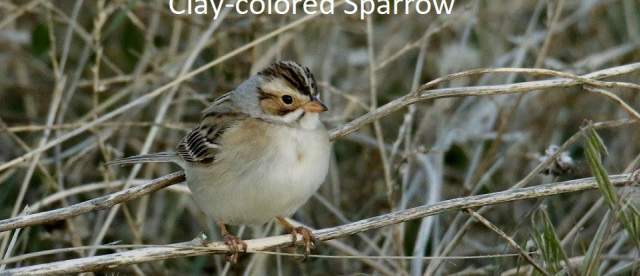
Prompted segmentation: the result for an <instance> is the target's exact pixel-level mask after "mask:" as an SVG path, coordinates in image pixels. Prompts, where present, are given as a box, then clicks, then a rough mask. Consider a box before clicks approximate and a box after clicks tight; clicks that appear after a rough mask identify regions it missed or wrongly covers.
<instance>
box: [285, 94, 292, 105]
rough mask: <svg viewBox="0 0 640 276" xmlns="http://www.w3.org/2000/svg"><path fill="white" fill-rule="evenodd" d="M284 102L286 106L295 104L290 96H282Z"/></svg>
mask: <svg viewBox="0 0 640 276" xmlns="http://www.w3.org/2000/svg"><path fill="white" fill-rule="evenodd" d="M282 102H283V103H285V104H292V103H293V98H292V97H291V96H289V95H284V96H282Z"/></svg>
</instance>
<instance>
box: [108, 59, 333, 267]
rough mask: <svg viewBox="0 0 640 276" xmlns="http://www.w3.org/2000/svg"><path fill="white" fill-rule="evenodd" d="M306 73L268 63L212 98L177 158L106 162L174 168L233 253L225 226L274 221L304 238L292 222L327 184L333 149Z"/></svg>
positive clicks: (309, 239) (308, 243)
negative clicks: (162, 164) (289, 219)
mask: <svg viewBox="0 0 640 276" xmlns="http://www.w3.org/2000/svg"><path fill="white" fill-rule="evenodd" d="M326 110H327V108H326V107H325V105H324V104H322V102H320V100H318V91H317V89H316V81H315V79H314V77H313V75H312V74H311V72H310V71H309V68H307V67H304V66H301V65H299V64H297V63H295V62H291V61H281V62H277V63H274V64H272V65H271V66H269V67H268V68H266V69H264V70H263V71H261V72H260V73H258V74H257V75H255V76H252V77H251V78H249V79H248V80H246V81H244V82H243V83H242V84H240V86H238V87H237V88H236V89H235V90H233V91H231V92H229V93H227V94H225V95H223V96H221V97H220V98H218V99H216V100H215V101H214V102H213V103H212V104H211V105H210V106H208V107H207V108H206V109H205V110H204V111H203V113H202V119H201V121H200V124H199V125H198V126H197V127H196V128H194V129H193V130H191V132H190V133H189V134H187V136H186V137H185V138H184V139H183V140H182V141H181V142H180V144H179V145H178V147H177V152H176V153H155V154H148V155H141V156H133V157H128V158H125V159H121V160H116V161H113V162H111V164H127V163H141V162H174V163H177V164H178V165H179V166H181V167H182V168H183V169H184V171H185V174H186V179H187V185H188V186H189V189H190V190H191V192H192V194H193V198H194V199H195V201H196V203H197V205H198V206H199V207H200V208H201V209H202V210H203V211H204V212H205V213H206V214H207V215H208V216H210V217H211V218H213V219H215V220H216V222H217V223H218V225H219V227H220V230H221V232H222V234H223V238H224V241H225V243H226V244H227V245H229V246H230V247H231V248H232V249H233V250H234V251H235V252H234V254H233V255H232V261H235V259H237V256H238V254H237V252H238V251H239V249H240V247H242V249H244V250H245V251H246V244H245V243H244V242H243V241H242V240H240V239H238V238H237V237H235V236H233V235H231V234H229V232H228V231H227V229H226V227H225V224H231V225H240V224H244V225H258V224H264V223H266V222H268V221H269V220H271V219H273V218H276V219H277V221H278V222H279V223H280V224H281V225H283V226H284V227H285V229H286V230H287V231H288V232H290V233H292V236H293V240H294V242H295V239H296V234H301V235H302V236H303V237H304V238H305V252H306V253H307V254H308V253H309V250H310V248H312V247H313V246H314V242H315V239H314V238H313V236H312V235H311V231H309V230H308V229H306V228H303V227H294V226H293V225H291V224H290V223H288V222H287V221H286V220H285V219H284V217H287V216H291V215H292V214H293V213H294V212H295V211H296V210H297V209H298V208H299V207H300V206H302V204H304V203H305V202H306V201H307V200H308V199H309V197H311V195H313V193H315V192H316V190H317V189H318V188H319V187H320V184H322V182H323V181H324V179H325V176H326V175H327V171H328V167H329V155H330V151H331V146H330V143H329V135H328V133H327V131H326V129H325V127H324V125H323V124H322V122H320V120H319V113H321V112H324V111H326Z"/></svg>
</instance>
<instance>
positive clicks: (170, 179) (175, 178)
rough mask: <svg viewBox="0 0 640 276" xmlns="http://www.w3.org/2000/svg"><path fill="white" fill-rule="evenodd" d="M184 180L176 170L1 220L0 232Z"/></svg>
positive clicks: (108, 204) (103, 206) (106, 204)
mask: <svg viewBox="0 0 640 276" xmlns="http://www.w3.org/2000/svg"><path fill="white" fill-rule="evenodd" d="M184 180H185V177H184V173H183V172H175V173H172V174H168V175H165V176H163V177H160V178H158V179H155V180H153V181H151V182H149V183H147V184H144V185H140V186H133V187H131V188H128V189H125V190H122V191H119V192H116V193H113V194H109V195H105V196H101V197H98V198H94V199H92V200H88V201H84V202H81V203H77V204H74V205H70V206H68V207H64V208H59V209H54V210H51V211H46V212H40V213H35V214H30V215H22V216H17V217H13V218H10V219H5V220H0V232H4V231H7V230H11V229H16V228H22V227H27V226H33V225H38V224H44V223H49V222H53V221H58V220H63V219H67V218H71V217H75V216H78V215H81V214H84V213H88V212H92V211H97V210H104V209H107V208H109V207H112V206H114V205H116V204H120V203H122V202H125V201H128V200H131V199H134V198H138V197H141V196H143V195H146V194H148V193H152V192H155V191H157V190H160V189H162V188H164V187H167V186H169V185H173V184H177V183H180V182H183V181H184Z"/></svg>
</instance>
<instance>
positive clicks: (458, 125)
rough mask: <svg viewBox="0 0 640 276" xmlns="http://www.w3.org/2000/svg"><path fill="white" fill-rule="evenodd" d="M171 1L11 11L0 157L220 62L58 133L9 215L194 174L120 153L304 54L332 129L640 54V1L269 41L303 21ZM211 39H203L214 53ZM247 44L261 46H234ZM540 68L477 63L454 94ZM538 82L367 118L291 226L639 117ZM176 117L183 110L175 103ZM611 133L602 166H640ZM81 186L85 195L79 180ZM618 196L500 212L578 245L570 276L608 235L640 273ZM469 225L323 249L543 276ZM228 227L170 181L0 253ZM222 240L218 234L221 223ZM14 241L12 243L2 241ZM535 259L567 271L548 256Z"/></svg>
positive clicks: (618, 132)
mask: <svg viewBox="0 0 640 276" xmlns="http://www.w3.org/2000/svg"><path fill="white" fill-rule="evenodd" d="M167 4H168V1H165V0H162V1H160V0H158V1H152V0H149V1H141V0H140V1H136V0H129V1H126V0H112V1H71V0H68V1H67V0H56V1H46V0H29V1H26V0H25V1H21V0H9V1H6V0H5V1H2V2H0V162H6V161H9V160H12V159H14V158H16V157H19V156H21V155H23V154H25V153H27V152H29V151H30V150H32V149H34V148H37V147H38V146H39V145H42V144H44V143H46V142H50V141H55V139H56V137H60V136H61V135H64V134H65V133H68V132H70V131H73V130H74V129H77V128H78V127H80V126H82V125H84V124H86V123H87V122H90V121H92V120H93V119H96V118H100V116H102V115H104V114H107V113H108V112H110V111H113V110H115V109H117V108H119V107H121V106H123V105H125V104H127V103H129V102H132V101H135V100H136V99H139V98H140V97H142V96H143V95H145V94H147V93H149V92H151V91H154V90H156V89H158V88H159V87H162V86H163V85H165V84H167V83H169V82H171V81H173V80H175V79H177V78H179V77H180V76H181V75H182V73H184V72H189V71H191V70H194V69H196V68H199V67H200V66H203V65H207V64H209V65H211V62H214V63H213V65H214V66H210V67H208V68H207V69H206V70H203V71H202V72H200V73H198V74H197V75H195V76H193V77H190V78H188V79H186V80H185V81H183V82H182V83H180V84H179V85H178V86H173V87H172V88H170V89H168V90H167V91H165V92H163V93H162V95H160V96H159V97H157V98H154V99H152V100H151V101H147V102H145V103H144V104H142V105H137V106H135V107H132V108H130V109H128V110H127V111H126V112H125V113H124V114H122V115H120V116H117V117H115V118H113V119H110V120H107V121H106V122H103V123H99V124H95V125H93V126H92V127H91V128H90V129H89V130H88V131H85V132H83V133H82V134H80V135H77V136H75V137H74V138H72V139H69V140H67V141H64V142H61V143H58V144H56V146H55V147H53V148H52V149H50V150H47V151H45V152H44V153H43V154H42V155H41V156H39V157H38V159H37V162H35V163H33V162H32V161H27V162H23V163H22V164H20V165H18V166H12V167H10V168H9V169H7V170H4V171H1V172H0V219H6V218H9V217H12V216H15V215H16V214H17V213H19V212H22V210H23V209H24V208H25V206H27V205H29V206H37V207H38V208H40V210H49V209H54V208H59V207H63V206H67V205H69V204H73V203H76V202H80V201H84V200H88V199H92V198H95V197H98V196H101V195H105V194H108V193H111V192H114V191H118V190H119V189H121V188H122V186H123V181H122V180H126V179H134V181H133V183H134V184H135V183H140V182H143V181H144V180H146V179H152V178H155V177H158V176H162V175H165V174H167V173H170V172H172V171H175V170H177V169H178V168H177V167H175V166H171V165H164V164H150V165H144V166H143V167H142V168H141V169H140V170H139V172H138V171H134V172H133V173H132V172H131V168H107V167H105V166H104V165H103V164H104V163H105V162H107V161H109V160H112V159H115V158H119V157H123V156H129V155H135V154H140V153H141V151H145V150H146V151H149V152H156V151H170V150H173V149H174V146H175V145H176V144H177V142H178V141H179V139H181V138H182V136H183V135H185V134H186V131H187V130H188V129H189V128H190V127H193V126H194V125H195V123H197V121H198V119H199V116H200V111H201V110H202V109H203V108H204V107H205V106H206V105H207V103H208V102H210V101H211V100H212V99H214V98H215V97H217V96H219V95H222V94H223V93H225V92H227V91H229V90H231V89H233V88H234V87H235V86H236V85H238V84H239V83H240V82H242V81H243V80H244V79H245V78H247V77H248V76H250V75H251V74H253V73H255V72H256V71H258V70H260V69H261V68H263V67H265V66H266V65H268V64H269V63H271V62H273V61H275V60H280V59H291V60H295V61H297V62H299V63H301V64H304V65H306V66H309V67H310V68H311V69H312V71H313V72H314V73H315V75H316V78H317V80H318V81H319V82H320V88H321V91H322V98H323V100H324V102H325V103H327V104H328V106H329V108H330V112H328V114H327V115H326V116H325V117H324V118H323V120H324V121H325V122H326V124H327V126H328V127H329V128H334V127H338V126H341V125H343V124H345V123H346V122H349V121H351V120H353V119H355V118H357V117H359V116H362V115H363V114H365V113H367V112H368V111H369V110H371V109H374V108H376V106H381V105H384V104H385V103H388V102H389V101H391V100H393V99H396V98H398V97H400V96H403V95H405V94H407V93H410V92H411V91H413V90H415V89H416V88H417V87H418V85H420V84H423V83H426V82H428V81H430V80H432V79H435V78H437V77H440V76H445V75H447V74H451V73H455V72H460V71H464V70H467V69H472V68H482V67H523V68H524V67H526V68H548V69H554V70H559V71H563V72H569V73H573V74H585V73H589V72H593V71H596V70H601V69H605V68H609V67H615V66H619V65H623V64H629V63H633V62H638V61H639V60H640V2H639V1H636V0H613V1H612V0H588V1H581V0H564V1H563V0H557V1H556V0H539V1H508V0H504V1H502V0H501V1H460V0H459V1H456V2H455V9H454V12H453V14H452V15H448V16H435V15H416V14H410V15H403V16H373V17H370V18H369V19H368V20H365V21H361V20H359V19H358V18H357V17H356V16H346V15H344V14H342V13H340V12H338V13H336V14H335V15H332V16H316V17H313V18H312V19H310V20H308V21H300V22H298V23H294V24H295V25H294V27H293V28H288V29H286V30H285V31H284V32H280V33H278V34H277V35H276V36H274V37H273V38H270V39H266V40H262V41H259V43H254V42H255V40H256V39H260V38H261V37H263V36H265V35H269V34H273V32H279V31H280V30H281V28H283V27H284V26H287V24H290V23H291V22H294V21H295V20H298V19H300V18H303V17H304V15H300V14H298V15H282V16H267V15H262V16H245V15H238V14H235V12H233V11H232V12H230V13H228V14H226V15H225V16H223V17H221V18H219V19H218V20H216V21H215V22H214V21H212V20H211V17H210V16H176V15H173V14H171V13H170V11H169V9H168V6H167ZM182 4H184V1H182ZM199 41H202V42H204V44H202V46H198V43H199ZM242 47H248V48H247V49H246V50H244V51H241V52H238V51H236V50H237V49H241V48H242ZM371 70H373V73H372V74H371ZM639 77H640V74H638V72H634V73H631V74H627V75H624V76H620V77H617V78H614V79H613V80H616V81H626V82H632V83H638V78H639ZM543 78H545V77H540V76H532V75H527V74H513V73H506V74H505V73H502V74H480V75H474V76H470V77H465V78H460V79H456V80H454V81H451V82H447V83H445V84H443V85H440V87H457V86H478V85H491V84H507V83H514V82H522V81H533V80H538V79H543ZM611 91H612V92H614V93H615V94H616V95H618V96H619V97H620V98H621V99H622V100H623V101H625V102H626V103H628V104H629V105H630V106H632V107H638V106H640V97H638V95H637V91H633V90H630V89H612V90H611ZM531 92H532V93H526V94H524V93H521V94H515V95H502V96H492V97H463V98H446V99H438V100H434V101H426V102H423V103H419V104H416V105H414V106H413V107H410V108H406V109H402V110H401V111H400V112H395V113H392V114H390V115H388V116H385V117H384V118H382V119H381V120H379V125H380V127H379V128H377V129H376V128H374V127H373V125H367V126H365V127H363V128H362V129H360V130H359V131H358V132H356V133H354V134H351V135H349V136H347V137H344V138H340V139H338V140H337V141H336V142H335V144H334V154H333V158H332V165H331V171H330V175H329V177H328V178H327V181H326V183H325V184H324V185H323V187H322V188H321V189H320V191H319V192H318V194H317V195H316V196H314V198H312V199H311V200H310V201H309V202H308V203H307V204H306V205H305V206H304V207H303V208H302V209H301V210H300V211H299V212H298V213H297V214H296V216H295V217H294V218H295V219H296V220H298V221H300V222H303V223H305V224H307V225H309V226H312V227H314V228H318V229H319V228H324V227H330V226H335V225H339V224H344V223H346V222H348V221H355V220H360V219H365V218H368V217H372V216H375V215H379V214H384V213H388V212H390V211H392V210H399V209H404V208H408V207H413V206H418V205H423V204H429V203H434V202H438V201H441V200H445V199H450V198H456V197H462V196H466V195H471V194H482V193H488V192H495V191H501V190H505V189H508V188H510V187H512V186H513V185H514V184H515V183H517V182H518V181H519V180H521V179H522V178H523V177H525V176H526V175H527V174H528V173H529V172H530V171H531V170H532V169H533V168H534V167H535V166H536V165H537V164H539V163H540V162H541V160H544V158H545V155H549V152H553V149H554V148H553V146H554V145H560V144H562V143H563V142H564V141H565V140H566V139H568V138H569V137H571V136H572V135H574V134H575V133H576V132H578V131H579V130H580V127H581V126H582V125H583V123H584V121H585V120H590V121H594V122H601V121H609V120H617V119H625V118H629V116H628V114H627V113H626V112H625V110H624V109H622V108H620V106H619V105H618V104H617V103H616V102H615V101H612V100H610V99H608V98H607V97H605V96H603V95H601V94H598V93H591V92H589V91H587V90H585V89H583V88H582V87H580V86H576V87H571V88H561V89H560V88H558V89H551V90H546V91H531ZM165 108H166V110H167V112H166V113H164V112H161V110H163V109H165ZM151 129H154V131H153V132H150V130H151ZM156 131H157V133H156ZM150 133H151V134H150ZM598 134H599V135H600V137H601V138H602V141H603V142H604V144H605V145H606V147H607V149H608V156H607V157H606V158H605V159H604V168H605V169H606V170H607V171H608V172H609V173H610V174H618V173H623V172H631V171H633V170H634V169H635V168H636V165H637V162H638V159H639V156H640V155H639V154H640V144H639V143H638V139H637V137H638V134H639V133H638V126H637V124H633V123H628V124H624V125H622V126H620V127H615V128H606V129H601V130H599V131H598ZM584 145H585V144H584V141H583V139H580V140H579V141H578V142H577V143H574V144H572V145H570V147H569V148H568V150H567V152H566V153H564V157H563V158H564V159H562V160H560V161H558V162H555V163H554V164H555V166H556V167H554V168H555V169H554V170H553V171H552V172H550V173H548V174H539V175H535V177H534V178H533V179H532V180H531V181H530V182H529V184H528V186H532V185H538V184H542V183H550V182H554V181H559V180H567V179H573V178H580V177H588V176H591V172H590V168H589V166H587V162H586V159H585V146H584ZM32 164H33V165H32ZM558 166H559V167H561V168H560V169H558ZM82 187H85V188H86V189H85V190H78V189H79V188H82ZM74 189H75V190H74ZM64 191H72V192H69V193H64ZM61 194H62V196H60V197H55V198H52V197H51V196H52V195H61ZM23 195H24V196H23ZM601 198H602V193H601V192H599V191H589V192H578V193H572V194H567V195H559V196H550V197H547V198H544V199H541V200H528V201H517V202H514V203H510V204H503V205H499V206H496V207H492V208H491V209H490V210H489V211H488V212H486V213H484V214H483V215H484V216H485V217H486V218H487V219H489V220H490V221H491V222H493V223H494V224H495V225H497V226H498V227H499V228H500V229H502V230H503V231H504V232H505V233H507V234H508V235H510V236H511V237H512V238H513V239H514V240H515V241H516V242H517V243H518V244H520V245H521V246H522V247H523V248H525V249H527V250H531V251H536V250H537V249H539V248H541V247H543V245H544V244H545V242H546V243H548V244H547V246H550V247H551V248H552V249H557V250H560V251H562V254H559V253H558V254H556V255H555V257H550V259H551V260H553V259H554V258H555V260H556V261H558V260H559V259H562V260H564V257H562V255H563V254H564V255H565V256H566V258H568V259H569V262H570V263H571V264H572V266H573V267H572V268H571V269H569V270H567V269H566V268H565V269H564V270H563V269H562V268H559V269H558V270H559V271H561V272H559V273H560V274H569V273H571V274H573V275H579V271H581V270H580V267H581V264H584V261H583V260H584V259H585V258H584V256H585V254H587V253H588V252H587V251H588V250H589V248H592V247H593V246H594V245H593V241H594V240H597V242H598V244H597V245H599V246H601V251H600V252H599V253H600V254H599V255H598V256H599V261H598V263H597V266H596V270H595V274H607V273H609V274H612V275H638V274H636V273H638V271H639V261H638V259H639V257H638V256H639V255H638V254H639V250H638V245H637V244H635V243H634V242H633V240H634V238H633V237H630V236H629V232H627V231H625V227H622V226H621V225H620V224H619V223H618V222H616V221H615V220H613V221H610V220H607V219H605V218H604V217H605V213H606V212H607V211H608V210H609V209H608V208H607V206H606V205H605V204H603V203H602V200H601ZM624 198H627V199H630V201H631V202H635V204H637V202H638V200H639V193H638V189H637V188H628V189H626V190H624ZM110 212H112V213H113V214H112V215H110ZM112 216H113V217H112ZM468 218H469V216H468V215H467V214H465V213H461V212H460V213H457V212H450V213H445V214H442V215H438V216H434V217H429V218H425V219H423V220H415V221H409V222H406V223H403V224H400V225H397V226H393V227H387V228H383V229H378V230H375V231H368V232H365V233H362V234H361V235H355V236H352V237H348V238H343V239H340V240H339V242H340V244H342V245H343V246H346V247H348V248H350V249H351V250H352V251H350V252H348V251H345V250H344V248H340V247H336V246H329V245H326V244H322V245H321V246H320V247H319V248H318V249H317V250H316V251H315V253H316V254H319V255H332V256H341V255H352V254H358V255H376V256H377V255H382V256H443V255H444V256H480V257H478V258H473V259H451V260H445V261H439V260H420V259H394V258H388V259H375V260H372V262H373V263H376V264H377V265H378V266H382V267H385V268H387V269H388V270H389V271H392V272H393V273H394V274H396V275H408V274H411V275H421V274H425V275H450V274H454V273H457V275H494V274H500V273H507V274H508V272H509V271H510V272H511V273H513V274H529V273H532V272H531V271H530V270H529V268H526V267H527V265H528V264H527V263H526V262H525V261H524V260H523V259H522V258H519V257H518V256H517V255H515V256H514V255H509V256H502V257H491V256H492V255H496V254H511V253H513V252H514V250H513V249H512V248H511V247H510V246H509V245H508V244H507V243H506V242H505V241H504V240H503V239H502V238H500V237H499V236H498V235H496V234H495V233H494V232H492V231H491V230H489V229H487V228H486V227H484V226H483V225H481V224H478V223H475V222H473V221H471V223H470V224H468V225H466V224H465V221H467V219H468ZM602 221H605V222H608V223H610V224H611V226H610V229H609V232H608V235H606V236H605V237H604V238H603V240H598V239H594V235H596V231H598V228H599V226H600V225H601V222H602ZM211 223H212V222H211V221H208V220H207V219H206V218H205V217H204V215H203V214H202V213H201V212H200V211H199V210H198V208H197V207H196V206H195V205H194V203H193V202H192V200H191V198H190V197H189V195H188V194H185V193H184V192H181V190H180V189H175V188H174V189H164V190H162V191H159V192H156V193H153V194H151V195H149V196H146V197H144V198H141V199H137V200H133V201H129V202H127V203H126V204H123V205H122V206H121V208H119V209H118V210H117V211H108V210H107V211H100V212H95V213H89V214H85V215H82V216H79V217H76V218H73V219H69V220H67V221H62V222H59V223H53V224H47V225H40V226H35V227H29V228H25V229H23V230H22V232H20V233H19V234H15V232H4V233H0V241H2V243H1V244H0V245H1V247H0V253H3V254H2V255H0V258H2V257H1V256H20V255H22V254H26V253H30V252H37V251H42V250H48V249H56V248H67V247H75V246H84V245H94V244H110V243H123V244H167V243H172V242H178V241H185V240H190V239H192V238H194V237H196V236H197V235H198V234H199V233H201V232H203V231H208V230H207V229H208V228H210V225H211ZM240 230H241V231H242V237H243V238H250V237H262V236H267V235H273V234H278V233H280V232H281V231H282V229H280V228H278V227H276V226H273V225H271V224H270V225H267V226H265V227H263V228H256V229H252V228H247V229H244V228H242V229H239V228H234V229H233V231H240ZM545 231H546V232H545ZM541 233H546V235H543V234H541ZM456 234H458V235H456ZM553 234H555V236H557V239H559V240H560V241H561V245H554V243H553V240H554V239H552V238H550V236H549V235H551V236H553ZM14 235H17V236H16V242H15V244H14V245H13V246H12V247H11V246H9V241H10V239H11V237H12V236H14ZM211 238H212V239H214V240H218V239H219V236H216V234H215V233H214V234H213V235H212V236H211ZM549 244H551V245H549ZM554 246H555V247H554ZM9 247H11V248H12V250H11V252H5V251H6V249H7V248H9ZM116 250H123V249H112V250H99V251H97V252H96V251H95V250H75V251H71V252H62V253H57V254H50V255H45V256H41V257H36V258H30V259H26V260H23V261H20V262H18V263H11V264H8V267H15V266H27V265H30V264H40V263H46V262H52V261H56V260H65V259H71V258H78V257H83V256H89V255H92V254H104V253H110V252H114V251H116ZM282 252H293V251H291V250H283V251H282ZM539 252H540V251H538V253H539ZM534 253H535V252H534ZM482 256H484V257H482ZM532 256H534V258H535V259H536V260H538V261H539V262H540V263H544V264H546V265H549V266H550V263H549V260H550V259H549V258H546V257H545V256H543V255H541V254H533V255H532ZM363 260H364V258H353V259H340V258H333V259H332V258H321V257H312V258H310V259H309V260H307V261H306V262H300V261H299V260H297V259H296V258H294V257H289V256H273V255H262V254H249V255H245V256H244V257H243V258H242V259H241V261H240V263H239V264H238V265H236V266H233V267H226V266H225V262H224V257H223V256H201V257H191V258H181V259H173V260H166V261H158V262H151V263H144V264H139V265H136V266H126V267H122V268H118V269H115V270H109V271H105V272H99V273H97V274H99V275H101V274H111V273H118V274H127V275H128V274H147V275H186V274H193V275H197V274H223V273H228V274H231V275H240V274H248V275H262V274H264V275H275V274H283V275H289V274H293V275H297V274H308V275H331V274H359V273H365V274H384V273H383V272H381V271H379V270H376V269H375V268H372V265H371V264H367V263H366V262H365V261H363ZM225 267H226V268H225ZM518 268H520V270H517V269H518ZM550 270H552V269H551V268H550ZM572 272H573V273H572Z"/></svg>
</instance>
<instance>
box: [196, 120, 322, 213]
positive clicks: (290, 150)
mask: <svg viewBox="0 0 640 276" xmlns="http://www.w3.org/2000/svg"><path fill="white" fill-rule="evenodd" d="M220 144H221V151H220V153H219V154H217V155H216V161H214V163H213V164H212V165H211V166H209V167H193V168H187V183H188V185H189V188H190V189H191V191H192V193H193V197H194V199H195V201H196V203H197V204H198V205H199V206H200V208H201V209H202V210H203V211H204V212H205V213H206V214H207V215H209V216H210V217H212V218H214V219H216V220H222V221H223V222H224V223H228V224H234V225H238V224H250V225H256V224H262V223H265V222H268V221H269V220H270V219H272V218H274V217H275V216H290V215H291V214H293V212H295V211H296V210H297V209H298V208H299V207H300V206H302V204H304V203H305V202H306V201H307V200H308V199H309V198H310V197H311V195H313V193H315V191H316V190H317V189H318V187H319V186H320V185H321V184H322V182H323V181H324V179H325V177H326V175H327V171H328V166H329V156H330V143H329V137H328V134H327V132H326V130H325V129H324V127H323V126H322V125H321V124H319V126H318V128H316V129H313V130H305V129H301V128H293V127H287V126H283V125H271V124H269V123H266V122H263V121H259V120H253V119H247V120H244V121H243V122H241V123H239V124H238V125H236V126H234V127H232V128H231V129H229V130H227V131H226V132H225V134H224V135H223V136H222V137H221V143H220Z"/></svg>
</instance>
